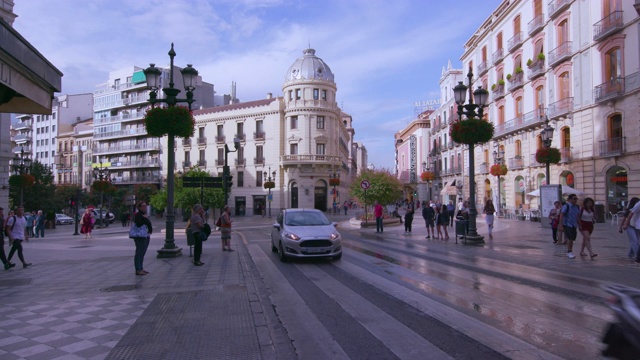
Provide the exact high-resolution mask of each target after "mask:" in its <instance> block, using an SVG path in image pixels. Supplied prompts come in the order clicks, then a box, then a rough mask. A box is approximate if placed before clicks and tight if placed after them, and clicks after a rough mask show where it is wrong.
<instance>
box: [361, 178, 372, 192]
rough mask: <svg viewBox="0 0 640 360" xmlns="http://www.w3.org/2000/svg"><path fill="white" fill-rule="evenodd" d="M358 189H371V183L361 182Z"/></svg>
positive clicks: (367, 181)
mask: <svg viewBox="0 0 640 360" xmlns="http://www.w3.org/2000/svg"><path fill="white" fill-rule="evenodd" d="M360 187H361V188H362V189H363V190H367V189H368V188H369V187H371V183H370V182H369V180H362V181H361V182H360Z"/></svg>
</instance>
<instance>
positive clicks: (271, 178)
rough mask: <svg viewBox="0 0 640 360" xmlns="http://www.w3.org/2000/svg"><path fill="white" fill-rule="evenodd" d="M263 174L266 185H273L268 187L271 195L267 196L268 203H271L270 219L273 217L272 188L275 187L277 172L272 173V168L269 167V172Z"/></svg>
mask: <svg viewBox="0 0 640 360" xmlns="http://www.w3.org/2000/svg"><path fill="white" fill-rule="evenodd" d="M262 174H263V176H264V181H265V184H270V185H271V186H268V187H267V188H268V189H269V195H267V201H268V202H269V217H271V200H272V197H271V188H272V187H273V185H275V184H274V183H275V181H276V171H275V170H273V171H271V166H269V172H266V171H265V172H263V173H262Z"/></svg>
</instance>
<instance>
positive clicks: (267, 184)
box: [264, 181, 276, 189]
mask: <svg viewBox="0 0 640 360" xmlns="http://www.w3.org/2000/svg"><path fill="white" fill-rule="evenodd" d="M274 187H276V183H275V182H273V181H266V182H265V183H264V188H265V189H273V188H274Z"/></svg>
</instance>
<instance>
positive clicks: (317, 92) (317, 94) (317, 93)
mask: <svg viewBox="0 0 640 360" xmlns="http://www.w3.org/2000/svg"><path fill="white" fill-rule="evenodd" d="M319 99H320V90H319V89H313V100H319Z"/></svg>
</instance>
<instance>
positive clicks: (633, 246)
mask: <svg viewBox="0 0 640 360" xmlns="http://www.w3.org/2000/svg"><path fill="white" fill-rule="evenodd" d="M638 201H640V199H639V198H637V197H632V198H631V200H629V205H627V207H626V209H625V211H624V217H623V218H622V221H621V222H620V227H619V228H618V231H619V232H620V233H623V232H626V233H627V237H628V238H629V252H627V256H629V258H630V259H638V258H640V254H639V253H638V252H639V251H640V248H639V246H640V242H639V241H638V240H639V239H638V234H637V233H636V228H635V226H634V223H633V221H632V220H631V219H632V218H633V213H632V212H631V209H633V207H634V206H636V204H637V203H638Z"/></svg>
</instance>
